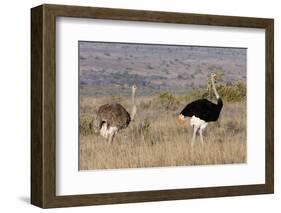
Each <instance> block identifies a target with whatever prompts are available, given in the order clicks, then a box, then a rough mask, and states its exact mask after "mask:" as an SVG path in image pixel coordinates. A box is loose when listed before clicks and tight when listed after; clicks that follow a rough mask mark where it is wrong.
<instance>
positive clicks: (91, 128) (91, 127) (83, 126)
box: [79, 113, 98, 136]
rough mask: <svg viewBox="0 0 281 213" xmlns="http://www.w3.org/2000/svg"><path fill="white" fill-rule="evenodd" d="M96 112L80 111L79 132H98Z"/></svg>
mask: <svg viewBox="0 0 281 213" xmlns="http://www.w3.org/2000/svg"><path fill="white" fill-rule="evenodd" d="M96 121H97V119H96V114H95V113H94V114H93V116H92V115H91V114H89V113H80V123H79V132H80V134H81V135H84V136H85V135H91V134H97V133H98V124H97V123H96Z"/></svg>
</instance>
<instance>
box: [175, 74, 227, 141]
mask: <svg viewBox="0 0 281 213" xmlns="http://www.w3.org/2000/svg"><path fill="white" fill-rule="evenodd" d="M215 76H216V74H214V73H212V74H211V83H212V88H213V91H214V93H215V96H216V99H217V103H216V104H214V103H212V102H211V101H209V100H207V99H199V100H196V101H193V102H191V103H189V104H188V105H187V106H186V107H185V108H184V109H183V110H182V111H181V113H180V115H179V116H178V119H177V121H178V124H179V125H180V126H182V127H184V124H185V121H186V118H187V117H189V118H190V125H191V126H193V137H192V144H194V141H195V137H196V134H197V133H199V134H200V140H201V143H203V136H202V132H203V130H204V129H205V128H206V127H207V125H208V122H213V121H217V120H218V118H219V116H220V112H221V109H222V107H223V102H222V99H221V98H220V96H219V94H218V92H217V90H216V86H215V80H214V78H215Z"/></svg>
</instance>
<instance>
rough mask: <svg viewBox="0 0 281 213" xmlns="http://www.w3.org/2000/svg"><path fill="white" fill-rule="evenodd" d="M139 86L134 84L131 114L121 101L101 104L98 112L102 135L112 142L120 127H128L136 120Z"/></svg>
mask: <svg viewBox="0 0 281 213" xmlns="http://www.w3.org/2000/svg"><path fill="white" fill-rule="evenodd" d="M136 89H137V87H136V86H135V85H133V86H132V109H131V114H130V113H129V112H128V111H127V110H126V109H125V108H124V107H123V106H122V105H121V104H119V103H111V104H104V105H102V106H100V108H99V109H98V113H97V118H98V124H99V132H100V135H101V136H103V137H104V138H106V139H107V140H108V141H109V142H110V143H112V141H113V139H114V136H115V135H116V133H117V132H118V131H119V130H120V129H125V128H127V127H128V125H129V124H130V122H131V121H133V120H134V118H135V115H136V112H137V107H136V104H135V94H136Z"/></svg>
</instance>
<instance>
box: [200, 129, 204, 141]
mask: <svg viewBox="0 0 281 213" xmlns="http://www.w3.org/2000/svg"><path fill="white" fill-rule="evenodd" d="M202 132H203V129H202V128H200V129H199V135H200V141H201V144H203V143H204V140H203V136H202Z"/></svg>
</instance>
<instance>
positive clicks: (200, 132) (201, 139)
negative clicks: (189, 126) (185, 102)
mask: <svg viewBox="0 0 281 213" xmlns="http://www.w3.org/2000/svg"><path fill="white" fill-rule="evenodd" d="M207 126H208V123H204V124H202V125H201V126H200V128H199V135H200V141H201V144H203V143H204V140H203V130H204V129H206V127H207Z"/></svg>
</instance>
